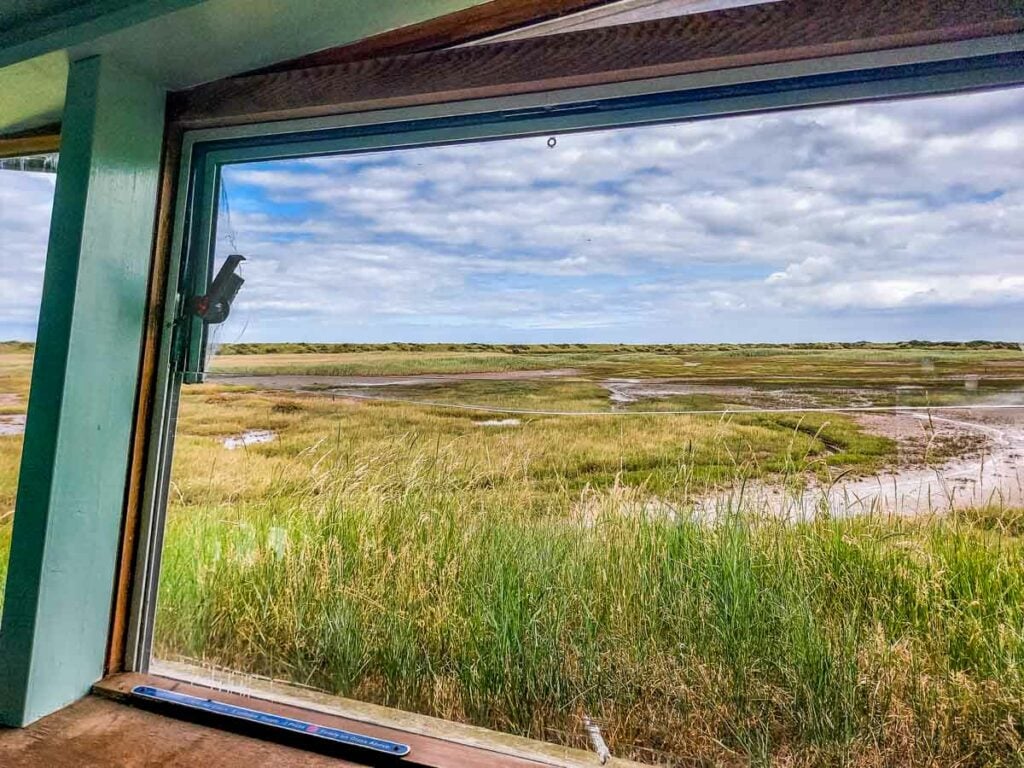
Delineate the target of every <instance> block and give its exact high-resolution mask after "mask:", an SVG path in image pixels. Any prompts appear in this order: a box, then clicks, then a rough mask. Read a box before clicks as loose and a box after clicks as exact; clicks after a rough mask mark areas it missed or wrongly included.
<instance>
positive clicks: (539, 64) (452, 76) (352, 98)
mask: <svg viewBox="0 0 1024 768" xmlns="http://www.w3.org/2000/svg"><path fill="white" fill-rule="evenodd" d="M1020 32H1024V4H1022V3H1021V2H1020V0H959V1H958V2H955V3H951V2H946V1H945V0H920V1H919V2H905V1H904V0H847V1H846V2H844V3H841V4H840V3H835V2H833V0H785V1H784V2H776V3H767V4H760V5H750V6H744V7H739V8H730V9H727V10H721V11H713V12H708V13H700V14H693V15H689V16H680V17H675V18H669V19H658V20H655V21H645V22H637V23H634V24H624V25H621V26H614V27H607V28H602V29H591V30H584V31H579V32H568V33H563V34H557V35H550V36H546V37H540V38H536V39H527V40H517V41H511V42H503V43H492V44H485V45H476V46H469V47H464V48H456V49H451V50H443V51H433V52H427V53H417V54H412V55H408V56H392V57H390V58H378V59H372V60H368V61H358V62H352V63H343V64H334V65H326V66H314V67H306V68H300V69H291V70H286V71H280V72H271V73H264V74H257V75H251V76H242V77H236V78H229V79H226V80H220V81H217V82H214V83H209V84H207V85H202V86H199V87H197V88H194V89H192V90H189V91H183V92H180V93H177V94H174V95H172V98H171V101H170V108H171V115H172V119H173V120H175V121H176V122H177V123H179V124H180V125H181V126H182V127H183V128H186V129H191V128H212V127H218V126H228V125H242V124H247V123H258V122H267V121H272V120H283V119H292V118H304V117H321V116H326V115H332V114H341V113H345V112H357V111H366V110H373V109H390V108H396V107H409V106H419V105H424V104H436V103H443V102H452V101H461V100H466V99H477V98H491V97H500V96H509V95H515V94H525V93H539V92H545V91H554V90H559V89H565V88H577V87H584V86H593V85H606V84H609V83H619V82H626V81H631V80H644V79H650V78H659V77H668V76H676V75H686V74H694V73H700V72H710V71H717V70H726V69H732V68H737V67H746V66H758V65H768V64H779V63H787V62H800V61H809V60H813V59H820V58H825V57H830V56H840V55H846V54H864V53H872V52H879V51H885V50H893V49H900V48H907V47H914V46H923V45H935V44H941V43H951V42H960V41H965V40H973V39H979V38H985V37H993V36H998V35H1009V34H1015V33H1020Z"/></svg>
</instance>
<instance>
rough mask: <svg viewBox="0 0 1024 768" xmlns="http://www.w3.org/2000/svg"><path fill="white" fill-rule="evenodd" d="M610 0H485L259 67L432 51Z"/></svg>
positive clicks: (276, 69) (342, 61)
mask: <svg viewBox="0 0 1024 768" xmlns="http://www.w3.org/2000/svg"><path fill="white" fill-rule="evenodd" d="M611 2H615V0H490V2H486V3H481V4H480V5H474V6H472V7H470V8H465V9H463V10H461V11H456V12H454V13H448V14H445V15H444V16H438V17H437V18H434V19H430V20H429V21H424V22H422V23H420V24H412V25H410V26H408V27H399V28H398V29H392V30H389V31H387V32H382V33H380V34H379V35H373V36H371V37H367V38H364V39H362V40H357V41H356V42H354V43H349V44H348V45H341V46H338V47H337V48H329V49H327V50H325V51H317V52H316V53H311V54H309V55H308V56H302V57H300V58H298V59H293V60H291V61H286V62H282V63H280V64H274V65H273V66H270V67H264V68H263V69H261V70H259V72H260V73H265V72H280V71H282V70H289V69H304V68H307V67H322V66H328V65H332V64H347V63H349V62H353V61H364V60H366V59H376V58H380V57H382V56H403V55H406V54H410V53H421V52H423V51H434V50H438V49H441V48H447V47H450V46H453V45H460V44H462V43H467V42H470V41H472V40H479V39H480V38H482V37H488V36H490V35H494V34H497V33H499V32H508V31H510V30H513V29H518V28H520V27H524V26H528V25H531V24H535V23H537V22H541V21H547V20H549V19H554V18H558V17H560V16H565V15H569V14H573V13H576V12H578V11H582V10H586V9H588V8H594V7H596V6H600V5H607V4H608V3H611Z"/></svg>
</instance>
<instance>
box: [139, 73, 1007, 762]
mask: <svg viewBox="0 0 1024 768" xmlns="http://www.w3.org/2000/svg"><path fill="white" fill-rule="evenodd" d="M1022 107H1024V93H1022V92H1020V91H1008V92H1001V93H990V94H982V95H974V96H961V97H956V98H950V99H940V100H930V101H915V102H911V103H903V104H884V105H875V106H860V107H848V108H837V109H830V110H820V111H809V112H801V113H792V114H784V115H773V116H757V117H745V118H739V119H730V120H724V121H716V122H707V123H699V124H690V125H679V126H667V127H656V128H636V129H629V130H620V131H614V132H608V133H600V134H589V135H569V136H561V137H559V138H558V141H557V142H556V143H555V146H554V147H553V148H549V145H548V142H547V141H546V137H544V138H530V139H522V140H510V141H503V142H495V143H486V144H470V145H464V146H451V147H437V148H421V149H416V150H408V151H401V152H390V153H379V154H373V155H366V156H358V157H352V156H349V157H334V158H318V159H312V160H303V161H294V162H277V163H266V164H262V165H252V166H239V167H234V168H230V169H228V170H227V171H226V172H225V176H224V185H223V186H224V190H225V201H224V202H223V203H222V205H221V210H220V217H219V222H218V261H220V260H222V259H223V258H224V257H226V256H227V255H228V254H229V253H234V252H239V253H242V254H244V255H245V256H246V258H247V261H246V262H244V265H243V275H244V277H245V279H246V283H245V287H244V288H243V290H242V292H241V294H240V295H239V297H238V301H237V305H236V306H235V308H234V309H233V310H232V314H231V317H230V318H229V320H228V322H227V323H225V324H224V325H223V326H219V327H218V328H217V329H216V330H215V331H214V333H213V334H212V336H213V338H212V343H213V345H214V348H215V351H216V352H217V354H216V355H215V356H213V357H212V365H211V370H210V371H209V375H208V377H207V382H206V383H205V384H202V385H196V386H190V387H187V388H186V389H185V390H184V392H183V397H182V405H181V412H180V419H179V423H178V435H177V442H176V452H175V457H174V468H173V489H172V493H171V504H170V511H169V520H168V528H167V537H166V550H165V553H164V559H163V574H162V577H161V585H160V603H159V617H158V628H157V634H156V643H155V647H156V655H157V657H158V658H160V659H163V660H165V661H173V662H175V663H177V664H179V666H177V667H175V669H176V670H177V671H178V673H179V674H192V675H201V674H222V673H221V672H218V670H225V669H226V670H231V671H232V672H239V673H249V674H255V675H262V676H269V677H273V678H278V679H283V680H287V681H291V682H294V683H301V684H303V685H311V686H313V687H315V688H318V689H322V690H325V691H328V692H331V693H335V694H339V695H342V696H347V697H352V698H357V699H362V700H366V701H371V702H375V703H380V704H385V705H388V706H392V707H397V708H402V709H407V710H412V711H415V712H419V713H424V714H429V715H434V716H437V717H442V718H448V719H453V720H459V721H466V722H470V723H474V724H478V725H483V726H487V727H490V728H494V729H498V730H503V731H510V732H514V733H518V734H522V735H527V736H530V737H533V738H536V739H543V740H548V741H555V742H559V743H564V744H569V745H572V746H575V747H579V748H584V749H585V748H588V744H589V743H590V736H589V734H588V732H587V730H586V728H585V727H584V723H585V721H586V719H588V718H589V720H590V721H592V722H593V723H594V724H595V725H596V726H597V728H598V729H599V730H600V732H601V734H602V736H603V738H604V740H605V741H606V742H607V744H608V746H609V748H610V749H611V751H612V752H613V754H615V755H617V756H621V757H629V758H633V759H637V760H641V761H647V762H652V763H666V762H667V763H685V762H687V761H690V760H697V761H705V762H708V763H709V764H714V763H721V762H728V761H731V760H737V759H738V760H741V761H742V760H761V759H768V758H771V757H779V756H787V755H788V756H789V757H787V758H785V759H790V758H792V759H794V760H795V761H796V762H798V763H807V764H811V763H814V762H816V761H817V762H820V761H825V762H839V761H844V760H852V761H854V762H856V761H857V760H863V761H866V762H870V761H871V760H872V759H874V758H876V757H877V756H878V755H879V754H886V755H889V754H897V753H898V754H900V755H906V761H907V764H917V763H921V762H927V761H938V762H957V761H963V760H965V759H968V757H970V756H977V755H980V754H984V755H986V756H987V757H986V758H985V759H993V760H997V759H1003V758H1005V759H1006V760H1009V759H1010V756H1011V755H1012V754H1013V750H1014V749H1016V748H1017V747H1016V746H1014V745H1015V744H1018V742H1015V741H1014V739H1015V738H1016V737H1015V736H1013V735H1006V733H1007V732H1006V730H1005V723H1006V722H1008V720H1007V718H1008V717H1010V718H1012V717H1015V715H1013V714H1011V713H1012V712H1015V711H1016V709H1015V707H1016V706H1017V704H1016V703H1019V701H1020V700H1021V696H1022V695H1024V677H1022V676H1021V675H1020V674H1019V664H1018V662H1017V660H1018V659H1019V658H1020V654H1021V653H1022V652H1024V633H1021V632H1020V628H1021V627H1022V626H1024V599H1022V598H1024V577H1022V576H1021V570H1020V568H1019V564H1020V562H1021V557H1022V556H1024V544H1022V541H1021V539H1020V536H1021V534H1022V532H1024V528H1022V524H1021V517H1020V516H1019V512H1018V510H1020V508H1021V489H1022V487H1024V486H1022V484H1021V480H1022V477H1021V470H1020V455H1021V453H1022V452H1024V408H1022V406H1024V353H1022V349H1021V347H1020V346H1019V345H1018V343H1017V339H1016V338H1015V337H1016V334H1017V329H1018V328H1019V327H1020V319H1021V317H1022V309H1024V267H1022V265H1024V260H1022V257H1024V253H1022V251H1021V243H1024V216H1022V215H1021V214H1022V213H1024V174H1022V171H1024V152H1021V149H1022V147H1021V138H1020V137H1021V136H1022V135H1024V132H1022V129H1024V118H1022V115H1024V110H1022ZM341 342H345V343H344V344H342V343H341ZM996 638H998V640H996ZM181 664H186V665H190V666H187V667H182V666H180V665H181ZM189 670H191V672H189ZM1015 702H1016V703H1015ZM965 718H966V719H968V720H969V721H970V724H969V726H965V727H960V726H958V727H957V728H950V729H948V730H944V731H943V733H942V735H941V737H937V736H935V728H936V727H938V726H936V725H935V724H936V723H952V722H964V719H965ZM1018 741H1019V740H1018ZM929 750H931V751H929ZM979 750H981V751H979ZM984 750H989V751H984Z"/></svg>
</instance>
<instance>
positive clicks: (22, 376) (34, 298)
mask: <svg viewBox="0 0 1024 768" xmlns="http://www.w3.org/2000/svg"><path fill="white" fill-rule="evenodd" d="M26 167H32V166H31V164H27V166H26ZM54 178H55V177H54V176H53V175H52V174H51V173H47V172H33V171H21V170H0V605H2V603H3V587H4V584H5V583H6V581H7V559H8V554H9V552H10V546H11V523H12V521H13V519H14V498H15V495H16V494H17V490H18V470H19V467H20V464H21V444H22V436H23V434H24V432H25V412H26V409H27V407H28V388H29V379H30V377H31V373H32V352H33V341H34V340H35V335H36V322H37V320H38V316H39V298H40V295H41V293H42V288H43V262H44V260H45V258H46V240H47V236H48V234H49V228H50V209H51V207H52V205H53V182H54Z"/></svg>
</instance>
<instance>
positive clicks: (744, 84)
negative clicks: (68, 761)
mask: <svg viewBox="0 0 1024 768" xmlns="http://www.w3.org/2000/svg"><path fill="white" fill-rule="evenodd" d="M1021 50H1024V35H1021V34H1012V35H1003V36H998V37H990V38H983V39H978V40H969V41H963V42H957V43H944V44H937V45H927V46H918V47H911V48H902V49H895V50H888V51H883V52H875V53H869V54H852V55H847V56H832V57H828V58H823V59H817V60H811V61H801V62H792V63H781V64H768V65H761V66H752V67H738V68H734V69H728V70H718V71H712V72H705V73H697V74H691V75H680V76H673V77H664V78H656V79H650V80H638V81H632V82H626V83H616V84H608V85H602V86H587V87H581V88H573V89H563V90H559V91H550V92H543V93H534V94H528V95H517V96H506V97H496V98H488V99H474V100H466V101H458V102H448V103H437V104H430V105H427V106H419V107H407V108H397V109H387V110H377V111H367V112H352V113H347V114H337V115H334V116H330V117H318V118H304V119H294V120H282V121H278V122H270V123H254V124H251V125H242V126H232V127H225V128H208V129H198V130H192V131H184V132H180V131H179V132H174V131H173V130H172V131H171V132H170V134H169V135H172V136H174V138H173V139H171V141H172V142H175V143H177V142H180V145H179V146H180V154H179V155H177V156H179V157H180V158H181V160H180V166H179V168H178V172H177V176H176V180H173V181H172V183H173V184H176V189H177V194H176V196H175V199H176V203H175V208H174V215H173V224H172V233H171V243H170V250H169V253H168V254H167V257H166V262H165V263H164V264H162V265H161V264H158V267H159V268H161V269H163V270H165V271H164V272H163V274H165V275H166V280H165V285H164V289H163V308H164V309H163V316H162V319H161V325H160V331H159V338H158V339H157V341H156V361H155V382H154V383H153V389H152V392H151V400H150V403H151V410H150V414H151V415H150V417H149V420H148V424H145V426H144V430H145V431H146V434H144V435H141V436H140V435H137V436H136V440H139V439H142V440H144V441H145V445H146V450H145V460H144V461H143V462H141V463H139V464H137V466H136V467H135V468H134V471H135V472H136V473H137V474H138V475H139V476H140V477H139V480H140V482H141V502H140V507H139V509H138V524H137V528H136V529H135V530H134V531H133V532H132V533H131V535H132V536H133V537H134V538H133V539H132V540H131V541H129V540H128V536H129V533H128V531H127V528H128V526H126V534H125V535H126V539H125V543H124V546H125V547H129V546H130V547H132V548H133V549H134V557H133V558H131V559H129V561H128V562H130V563H132V568H131V572H130V573H129V574H128V575H127V576H128V578H127V589H128V590H129V594H128V606H127V616H126V619H127V621H126V625H127V626H126V629H125V638H124V639H125V646H124V648H123V657H122V658H121V659H119V660H115V664H113V665H111V666H114V667H117V668H118V669H121V670H124V671H129V672H139V673H145V672H147V671H148V669H149V663H150V659H151V655H152V641H153V629H154V624H155V617H156V598H157V591H158V584H159V574H160V558H161V554H162V549H163V532H164V524H165V521H166V512H167V495H168V489H169V481H170V470H171V461H172V458H173V450H174V432H175V427H176V415H177V407H178V397H179V393H180V388H181V386H182V385H183V384H184V383H189V382H194V381H197V380H200V376H199V375H198V374H197V373H196V372H198V371H201V370H202V367H203V365H204V364H205V359H204V355H205V352H204V349H205V338H204V334H205V331H204V329H203V327H202V323H201V322H200V321H198V320H195V319H192V320H190V321H189V323H190V328H189V333H188V336H189V339H188V341H189V342H190V343H188V344H186V338H185V335H183V334H182V333H181V329H182V328H183V327H184V322H183V311H182V308H183V307H184V306H185V303H186V301H187V299H188V297H189V296H190V295H194V294H200V293H202V292H204V290H205V287H206V285H207V283H208V281H209V279H210V278H211V276H212V270H213V251H214V240H215V232H216V220H217V211H218V200H219V191H220V174H221V170H222V168H223V167H224V166H227V165H234V164H238V163H246V162H257V161H268V160H284V159H299V158H304V157H314V156H324V155H351V154H360V153H367V152H381V151H389V150H399V149H408V148H413V147H423V146H439V145H446V144H458V143H469V142H484V141H494V140H500V139H510V138H520V137H528V136H546V135H552V134H565V133H573V132H582V131H597V130H611V129H616V128H625V127H630V126H641V125H655V124H665V123H681V122H689V121H694V120H706V119H713V118H726V117H730V116H739V115H748V114H754V113H764V112H777V111H783V110H791V109H802V108H813V107H822V106H834V105H843V104H852V103H860V102H874V101H883V100H893V99H909V98H916V97H927V96H940V95H949V94H955V93H967V92H973V91H979V90H990V89H998V88H1008V87H1013V86H1020V85H1022V84H1024V57H1022V56H1021V54H1020V51H1021ZM174 149H175V150H177V149H178V146H176V147H174ZM167 213H168V214H169V211H168V212H167ZM158 260H159V254H158ZM156 272H157V270H154V273H156Z"/></svg>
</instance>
